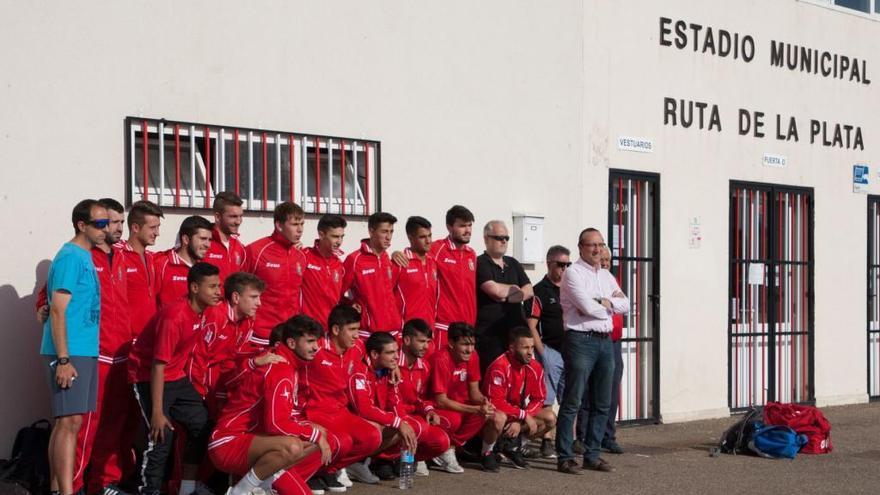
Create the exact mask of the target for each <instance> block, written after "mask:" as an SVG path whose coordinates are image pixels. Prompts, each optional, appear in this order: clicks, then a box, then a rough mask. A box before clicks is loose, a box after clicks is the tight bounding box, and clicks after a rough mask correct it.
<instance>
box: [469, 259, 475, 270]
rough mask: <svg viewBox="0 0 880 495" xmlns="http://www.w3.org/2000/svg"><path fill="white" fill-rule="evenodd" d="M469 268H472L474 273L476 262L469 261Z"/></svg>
mask: <svg viewBox="0 0 880 495" xmlns="http://www.w3.org/2000/svg"><path fill="white" fill-rule="evenodd" d="M468 268H470V269H471V271H474V260H468Z"/></svg>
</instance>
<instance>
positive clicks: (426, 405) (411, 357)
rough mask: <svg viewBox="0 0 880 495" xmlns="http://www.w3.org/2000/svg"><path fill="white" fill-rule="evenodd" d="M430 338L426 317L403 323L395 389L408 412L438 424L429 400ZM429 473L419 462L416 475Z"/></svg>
mask: <svg viewBox="0 0 880 495" xmlns="http://www.w3.org/2000/svg"><path fill="white" fill-rule="evenodd" d="M431 337H432V332H431V326H429V324H428V322H426V321H425V320H422V319H420V318H413V319H411V320H409V321H407V322H406V324H404V325H403V343H402V345H401V347H400V357H399V360H398V361H397V364H398V369H399V370H400V383H399V384H398V385H397V390H398V392H399V395H400V404H401V406H402V407H404V408H406V409H407V414H418V415H419V416H423V417H424V418H425V419H426V420H427V421H428V424H431V425H439V424H440V416H439V415H438V414H437V413H436V412H435V411H434V404H433V403H432V402H431V401H430V400H429V399H428V388H429V386H428V381H429V379H430V377H431V367H430V366H428V361H427V360H426V359H425V354H427V352H428V349H429V348H430V346H431V343H432V341H431ZM447 438H448V437H447ZM447 450H448V446H447ZM428 474H429V473H428V466H427V464H425V461H418V463H416V475H418V476H428Z"/></svg>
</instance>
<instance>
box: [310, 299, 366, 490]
mask: <svg viewBox="0 0 880 495" xmlns="http://www.w3.org/2000/svg"><path fill="white" fill-rule="evenodd" d="M360 321H361V315H360V313H358V311H357V310H356V309H354V308H353V307H352V306H348V305H339V306H336V307H335V308H333V310H332V311H330V317H329V321H328V322H327V327H328V328H329V338H328V339H325V340H324V346H323V348H321V349H320V350H318V353H317V355H315V359H313V360H312V361H310V362H309V363H308V364H307V365H306V366H305V369H304V370H303V373H301V374H300V376H301V377H307V380H308V383H306V384H304V385H305V386H307V387H308V402H307V403H306V407H305V413H306V417H307V418H308V419H309V421H312V422H314V423H317V424H319V425H321V426H323V427H324V428H326V429H329V430H332V431H333V434H334V435H336V436H337V438H338V439H339V442H340V444H341V454H340V456H339V457H338V458H336V459H334V461H333V463H331V464H330V465H329V466H328V469H327V472H328V473H335V472H336V471H338V470H340V469H343V468H348V469H346V471H347V474H348V476H350V477H351V479H353V480H355V481H361V482H364V483H378V482H379V479H378V478H376V476H374V475H373V474H372V473H371V472H370V470H369V469H368V468H367V466H366V464H365V463H363V462H358V461H362V460H364V459H366V458H367V457H369V456H370V455H372V454H373V453H375V452H376V450H377V449H378V448H379V445H381V443H382V434H381V432H380V430H379V428H378V427H377V426H376V425H375V424H373V423H370V422H369V421H367V420H365V419H363V418H360V417H358V416H356V415H354V414H352V413H351V412H350V411H349V400H348V394H347V393H346V389H347V387H348V378H349V376H351V374H352V372H353V371H354V366H355V363H357V362H358V361H361V360H362V359H363V350H362V348H360V347H358V345H357V344H360V342H359V341H358V332H359V331H360ZM360 345H362V344H360ZM316 481H317V482H316V483H313V484H312V485H313V486H312V491H316V490H318V491H320V490H322V489H324V487H323V486H322V485H323V484H326V485H327V488H330V490H331V491H341V490H342V489H343V488H344V486H343V485H342V483H341V482H340V481H345V480H340V479H338V478H337V477H334V476H332V475H330V476H324V477H322V478H316Z"/></svg>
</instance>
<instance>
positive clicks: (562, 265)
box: [551, 261, 571, 268]
mask: <svg viewBox="0 0 880 495" xmlns="http://www.w3.org/2000/svg"><path fill="white" fill-rule="evenodd" d="M551 263H555V264H556V266H558V267H559V268H568V267H570V266H571V261H551Z"/></svg>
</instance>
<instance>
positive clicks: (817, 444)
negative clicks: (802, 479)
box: [764, 402, 833, 454]
mask: <svg viewBox="0 0 880 495" xmlns="http://www.w3.org/2000/svg"><path fill="white" fill-rule="evenodd" d="M764 423H765V424H768V425H782V426H788V427H789V428H791V429H792V430H794V431H796V432H798V433H799V434H803V435H806V436H807V439H808V441H807V444H806V445H804V446H803V447H802V448H801V450H800V452H801V453H803V454H827V453H828V452H831V450H832V449H833V447H832V445H831V423H829V422H828V420H827V419H825V415H824V414H822V411H820V410H819V409H817V408H815V407H813V406H801V405H798V404H782V403H780V402H770V403H768V404H767V405H766V406H764Z"/></svg>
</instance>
